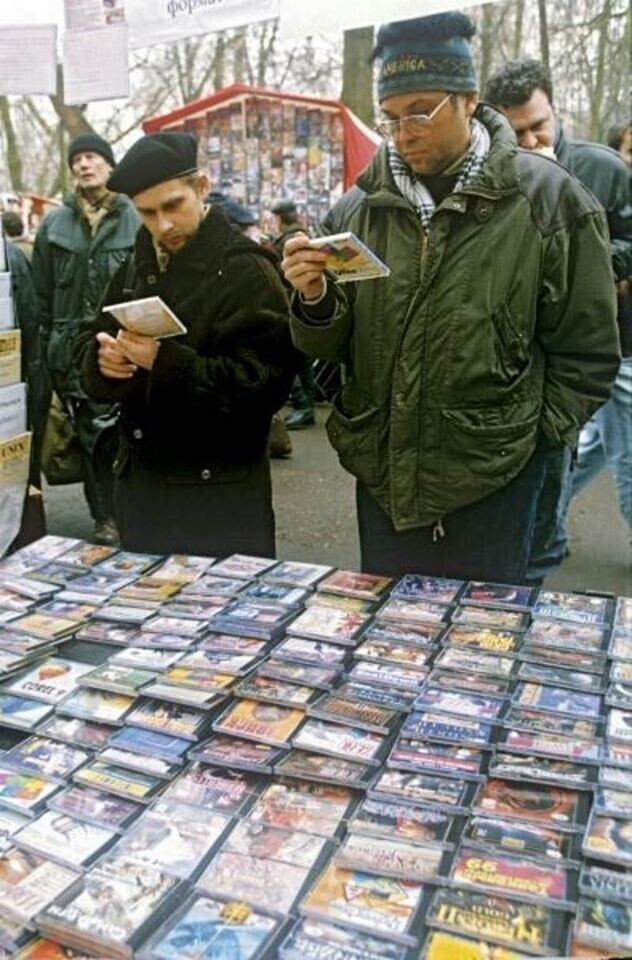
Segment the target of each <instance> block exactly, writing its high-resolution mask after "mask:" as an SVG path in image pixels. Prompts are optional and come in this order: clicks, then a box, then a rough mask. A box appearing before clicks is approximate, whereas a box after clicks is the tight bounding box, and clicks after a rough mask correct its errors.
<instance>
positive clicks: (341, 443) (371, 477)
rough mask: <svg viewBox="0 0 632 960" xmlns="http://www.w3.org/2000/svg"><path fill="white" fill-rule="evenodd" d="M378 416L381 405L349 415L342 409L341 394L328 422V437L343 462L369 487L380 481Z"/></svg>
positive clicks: (342, 463) (342, 464)
mask: <svg viewBox="0 0 632 960" xmlns="http://www.w3.org/2000/svg"><path fill="white" fill-rule="evenodd" d="M377 415H378V407H369V408H368V409H367V410H364V411H363V412H362V413H359V414H356V415H353V416H349V415H348V414H347V413H346V412H344V411H343V409H342V404H341V400H340V395H339V396H338V397H336V398H335V400H334V403H333V407H332V411H331V414H330V415H329V419H328V420H327V423H326V429H327V436H328V437H329V442H330V443H331V445H332V447H333V448H334V450H335V451H336V453H337V454H338V459H339V460H340V465H341V466H342V467H344V468H345V470H348V471H349V473H352V474H353V475H354V476H355V477H357V479H358V480H360V481H361V483H364V484H366V485H367V486H375V484H376V483H377V481H378V416H377Z"/></svg>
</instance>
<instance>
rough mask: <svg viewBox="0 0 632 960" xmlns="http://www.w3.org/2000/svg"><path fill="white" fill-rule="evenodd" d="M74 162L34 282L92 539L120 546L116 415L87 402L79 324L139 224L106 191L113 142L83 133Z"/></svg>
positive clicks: (73, 148)
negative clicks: (77, 353)
mask: <svg viewBox="0 0 632 960" xmlns="http://www.w3.org/2000/svg"><path fill="white" fill-rule="evenodd" d="M68 163H69V165H70V169H71V170H72V174H73V178H74V181H75V191H74V193H73V194H72V195H71V196H70V197H69V198H68V199H66V201H65V202H64V204H63V205H62V206H61V207H58V208H57V209H55V210H52V211H51V212H50V213H49V214H47V216H46V217H44V220H43V221H42V223H41V225H40V228H39V230H38V232H37V236H36V238H35V246H34V249H33V261H32V263H33V279H34V281H35V289H36V293H37V297H38V303H39V310H40V320H41V325H42V340H43V350H44V359H45V362H46V365H47V368H48V373H49V376H50V380H51V383H52V387H53V390H54V391H55V393H56V394H57V396H58V397H59V399H60V401H61V402H62V403H63V405H64V407H65V408H66V410H67V411H68V413H69V414H70V416H71V417H72V420H73V423H74V426H75V430H76V433H77V437H78V439H79V444H80V446H81V453H82V469H83V477H84V492H85V496H86V500H87V503H88V507H89V509H90V513H91V515H92V519H93V521H94V534H93V538H94V541H95V543H103V544H110V545H116V544H117V543H118V540H119V536H118V530H117V529H116V524H115V522H114V505H113V500H112V497H113V487H114V477H113V473H112V461H113V459H114V453H115V449H116V447H115V423H116V408H115V407H114V406H113V405H112V404H111V403H95V402H94V401H93V400H91V399H90V398H88V396H87V395H86V393H85V391H84V389H83V387H82V386H81V383H80V379H79V371H78V369H77V367H76V366H75V364H74V360H73V348H74V344H75V338H76V335H77V329H78V326H79V324H80V323H81V321H82V320H85V319H86V318H88V317H90V316H92V315H93V314H94V311H95V310H96V309H97V306H98V304H99V302H100V300H101V297H102V296H103V293H104V291H105V288H106V286H107V284H108V282H109V280H110V279H111V277H112V276H113V274H114V273H115V271H116V270H117V269H118V267H119V266H120V265H121V263H122V262H123V261H124V260H125V259H126V258H127V256H128V254H129V253H130V251H131V249H132V247H133V245H134V237H135V236H136V231H137V230H138V226H139V220H138V216H137V214H136V213H135V211H134V208H133V206H132V204H131V203H130V201H129V200H128V198H127V197H124V196H121V195H120V194H118V193H115V192H112V191H111V190H108V188H107V186H106V184H107V181H108V178H109V177H110V175H111V173H112V170H113V169H114V166H115V160H114V155H113V153H112V148H111V147H110V145H109V143H107V142H106V141H105V140H103V139H102V138H101V137H99V136H97V135H96V134H81V135H80V136H78V137H75V138H74V140H73V141H72V142H71V144H70V147H69V149H68Z"/></svg>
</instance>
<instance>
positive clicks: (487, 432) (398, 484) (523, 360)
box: [292, 106, 620, 530]
mask: <svg viewBox="0 0 632 960" xmlns="http://www.w3.org/2000/svg"><path fill="white" fill-rule="evenodd" d="M477 116H478V118H479V119H480V120H481V121H482V122H483V123H484V124H485V125H486V127H487V129H488V131H489V133H490V135H491V141H492V143H491V149H490V152H489V154H488V156H487V158H486V161H485V163H484V165H483V168H482V171H481V173H480V174H479V175H478V177H477V178H476V180H475V181H473V182H472V183H471V184H470V185H469V186H468V187H467V188H465V189H463V190H462V191H461V192H458V193H452V194H450V195H449V196H448V197H446V199H445V200H444V201H443V202H442V203H441V204H440V205H439V207H438V209H437V211H436V213H435V215H434V217H433V219H432V225H431V229H430V233H429V236H428V237H427V238H425V237H424V234H423V231H422V228H421V223H420V220H419V217H418V216H417V213H416V212H415V210H414V209H413V208H412V207H411V206H410V204H409V203H408V202H407V201H406V200H405V199H404V198H403V197H402V196H401V194H400V193H399V192H398V190H397V189H396V187H395V185H394V182H393V179H392V176H391V173H390V169H389V165H388V159H387V153H386V149H385V147H384V146H383V147H381V148H380V149H379V151H378V153H377V154H376V156H375V158H374V160H373V161H372V163H371V164H370V166H369V167H368V168H367V170H365V171H364V173H363V174H362V175H361V176H360V178H359V180H358V187H357V188H354V189H353V190H352V191H350V193H349V194H347V195H345V197H343V198H342V200H341V201H340V203H339V204H338V205H337V206H336V207H335V208H334V210H333V211H332V213H331V214H330V216H329V218H328V222H326V223H325V225H324V232H325V233H333V232H339V231H341V230H352V231H353V232H354V233H356V234H357V235H358V236H360V237H361V238H362V240H364V241H365V243H367V244H368V245H369V246H370V247H371V248H372V249H373V250H374V251H375V252H376V253H377V254H378V256H380V257H381V258H382V259H383V260H384V261H386V263H387V264H388V265H389V266H390V268H391V274H390V276H389V277H387V278H383V279H379V280H369V281H362V282H357V283H350V284H345V285H338V284H336V283H334V282H332V281H331V280H330V281H329V282H330V284H331V289H332V290H333V292H334V294H335V309H334V305H333V303H332V309H331V311H330V316H329V318H328V319H324V320H320V321H319V320H317V319H316V318H317V317H318V315H319V311H316V310H312V311H310V312H311V319H310V315H309V314H308V313H307V311H308V310H309V308H301V305H300V304H299V303H298V300H297V299H296V298H295V301H294V305H293V317H292V329H293V335H294V339H295V342H296V345H297V346H298V347H299V349H301V350H303V351H304V352H305V353H307V354H309V355H311V356H315V357H321V358H324V359H337V360H342V361H344V362H345V363H346V364H347V369H348V379H347V382H346V384H345V385H344V386H343V388H342V390H341V393H340V395H339V396H338V398H337V399H336V401H335V404H334V409H333V411H332V414H331V416H330V419H329V422H328V433H329V438H330V440H331V443H332V444H333V446H334V448H335V449H336V451H337V452H338V456H339V458H340V462H341V464H342V465H343V466H344V467H345V468H346V469H347V470H349V471H350V472H351V473H352V474H354V475H355V476H356V477H357V478H358V479H359V480H360V481H361V482H362V483H364V484H365V485H366V486H367V487H368V488H369V490H370V491H371V493H372V494H373V496H374V497H375V498H376V500H377V501H378V502H379V503H380V504H381V506H382V507H383V509H384V510H385V511H386V512H387V514H388V515H389V516H390V518H391V520H392V521H393V524H394V526H395V528H396V529H397V530H406V529H411V528H414V527H418V526H424V525H427V524H431V523H433V522H435V521H436V520H437V519H439V518H440V517H442V516H444V515H445V514H447V513H450V512H451V511H453V510H456V509H457V508H458V507H461V506H464V505H466V504H468V503H472V502H474V501H476V500H479V499H481V498H483V497H485V496H487V495H489V494H490V493H492V492H493V491H494V490H497V489H499V488H501V487H503V486H505V485H506V484H507V483H508V482H509V481H510V480H511V479H512V477H514V476H515V475H516V474H517V473H518V472H519V471H520V470H521V469H522V467H523V466H524V465H525V463H526V461H527V460H528V459H529V457H530V456H531V454H532V453H533V450H534V448H535V445H536V442H537V440H538V438H539V437H540V436H542V435H543V436H544V438H545V440H546V442H548V443H550V444H552V445H564V444H565V445H568V446H572V445H574V443H575V441H576V438H577V434H578V431H579V428H580V427H581V426H582V424H583V423H585V421H586V420H587V419H588V418H589V417H590V416H591V414H592V413H593V411H594V410H596V409H597V407H599V406H600V405H601V404H603V403H604V402H605V400H606V399H607V397H608V395H609V392H610V388H611V384H612V382H613V380H614V377H615V375H616V372H617V369H618V366H619V359H620V357H619V347H618V337H617V329H616V324H615V297H614V280H613V275H612V267H611V262H610V245H609V239H608V231H607V226H606V222H605V218H604V215H603V213H602V210H601V208H600V207H599V205H598V203H597V202H596V201H595V199H594V198H593V196H592V195H591V194H590V193H589V192H588V191H586V190H585V189H584V188H583V187H582V186H580V184H579V183H578V182H577V181H576V180H575V179H574V178H573V177H571V176H570V175H569V174H568V173H566V172H565V171H564V170H563V169H562V168H561V167H560V166H559V164H556V163H555V162H554V161H551V160H547V159H546V158H543V157H541V156H538V155H536V154H534V153H532V152H529V151H524V150H519V149H518V148H517V146H516V144H515V139H514V135H513V132H512V130H511V128H510V127H509V125H508V124H507V122H506V121H505V120H504V118H502V117H501V116H500V114H499V113H497V112H496V111H495V110H492V109H491V108H489V107H486V106H480V107H479V108H478V112H477ZM329 296H330V297H331V294H329ZM320 312H321V313H322V305H321V309H320Z"/></svg>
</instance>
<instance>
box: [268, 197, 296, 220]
mask: <svg viewBox="0 0 632 960" xmlns="http://www.w3.org/2000/svg"><path fill="white" fill-rule="evenodd" d="M272 213H276V214H278V215H279V216H280V217H295V216H296V204H295V203H294V201H293V200H278V201H277V203H275V204H274V206H273V207H272Z"/></svg>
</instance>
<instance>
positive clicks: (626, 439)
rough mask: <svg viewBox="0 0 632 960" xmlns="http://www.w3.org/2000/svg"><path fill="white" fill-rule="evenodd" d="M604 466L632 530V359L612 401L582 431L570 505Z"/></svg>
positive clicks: (620, 374) (624, 365)
mask: <svg viewBox="0 0 632 960" xmlns="http://www.w3.org/2000/svg"><path fill="white" fill-rule="evenodd" d="M604 467H610V469H611V470H612V473H613V475H614V482H615V485H616V488H617V497H618V500H619V509H620V510H621V515H622V517H623V519H624V520H625V521H626V523H627V524H628V526H629V527H631V528H632V357H624V358H623V360H622V361H621V366H620V368H619V372H618V374H617V379H616V380H615V382H614V387H613V388H612V393H611V395H610V399H609V400H608V402H607V403H606V404H604V406H603V407H601V409H599V410H597V413H596V414H595V415H594V416H593V417H592V419H591V420H589V421H588V423H587V424H586V426H585V427H584V429H583V430H582V432H581V435H580V437H579V450H578V455H577V465H576V467H575V469H574V470H573V473H572V475H571V489H570V496H569V502H570V500H572V499H573V497H576V496H577V494H578V493H580V492H581V491H582V490H583V489H584V487H586V486H587V485H588V484H589V483H590V482H591V480H594V479H595V477H596V476H597V474H598V473H600V472H601V471H602V470H603V468H604Z"/></svg>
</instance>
